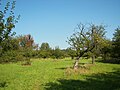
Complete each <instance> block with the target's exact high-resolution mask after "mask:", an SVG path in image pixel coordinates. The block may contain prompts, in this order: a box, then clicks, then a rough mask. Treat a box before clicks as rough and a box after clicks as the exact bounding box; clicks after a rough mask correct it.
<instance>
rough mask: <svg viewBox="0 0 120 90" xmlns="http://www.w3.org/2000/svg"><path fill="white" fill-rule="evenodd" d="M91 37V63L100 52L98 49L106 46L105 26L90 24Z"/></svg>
mask: <svg viewBox="0 0 120 90" xmlns="http://www.w3.org/2000/svg"><path fill="white" fill-rule="evenodd" d="M91 32H92V33H91V35H92V36H91V38H92V43H93V44H94V46H95V47H94V49H93V50H91V53H92V54H91V55H92V64H94V62H95V57H97V56H98V55H99V54H100V50H101V49H102V48H103V47H105V46H107V40H106V39H105V33H106V32H105V26H103V25H94V24H93V25H91Z"/></svg>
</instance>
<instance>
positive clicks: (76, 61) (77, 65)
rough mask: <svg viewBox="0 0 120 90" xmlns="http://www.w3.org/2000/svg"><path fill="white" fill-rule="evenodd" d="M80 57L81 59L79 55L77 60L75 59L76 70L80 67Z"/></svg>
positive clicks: (74, 67)
mask: <svg viewBox="0 0 120 90" xmlns="http://www.w3.org/2000/svg"><path fill="white" fill-rule="evenodd" d="M79 59H80V58H79V57H77V58H76V60H75V63H74V66H73V69H74V70H77V69H78V67H79Z"/></svg>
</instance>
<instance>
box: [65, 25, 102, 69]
mask: <svg viewBox="0 0 120 90" xmlns="http://www.w3.org/2000/svg"><path fill="white" fill-rule="evenodd" d="M76 29H78V30H80V31H77V32H75V33H73V35H71V37H70V38H68V41H67V42H68V44H70V45H71V47H72V48H74V49H75V50H76V56H77V58H76V61H75V64H74V69H78V62H79V59H80V58H81V57H82V56H83V55H84V54H85V53H87V52H94V51H93V49H94V48H96V47H97V46H98V44H99V43H101V41H102V39H101V37H102V34H104V32H103V30H104V27H103V26H102V25H100V26H95V25H90V26H89V27H87V26H85V25H83V24H79V25H77V28H76Z"/></svg>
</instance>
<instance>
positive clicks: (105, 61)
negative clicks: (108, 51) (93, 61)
mask: <svg viewBox="0 0 120 90" xmlns="http://www.w3.org/2000/svg"><path fill="white" fill-rule="evenodd" d="M97 62H102V63H110V64H120V59H116V58H115V59H107V60H97Z"/></svg>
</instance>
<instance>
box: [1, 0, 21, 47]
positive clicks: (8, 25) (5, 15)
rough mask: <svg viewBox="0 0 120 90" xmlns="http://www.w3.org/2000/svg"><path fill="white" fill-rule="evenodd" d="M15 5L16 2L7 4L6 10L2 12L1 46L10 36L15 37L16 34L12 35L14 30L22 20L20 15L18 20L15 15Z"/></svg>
mask: <svg viewBox="0 0 120 90" xmlns="http://www.w3.org/2000/svg"><path fill="white" fill-rule="evenodd" d="M15 3H16V1H13V2H12V3H10V2H7V4H6V6H5V8H4V10H0V46H1V43H2V42H3V41H5V40H6V39H8V38H9V36H13V35H15V32H13V33H12V29H13V28H15V24H16V23H17V22H18V20H19V18H20V15H19V16H18V17H17V18H16V17H15V15H14V9H15ZM0 5H1V0H0Z"/></svg>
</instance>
